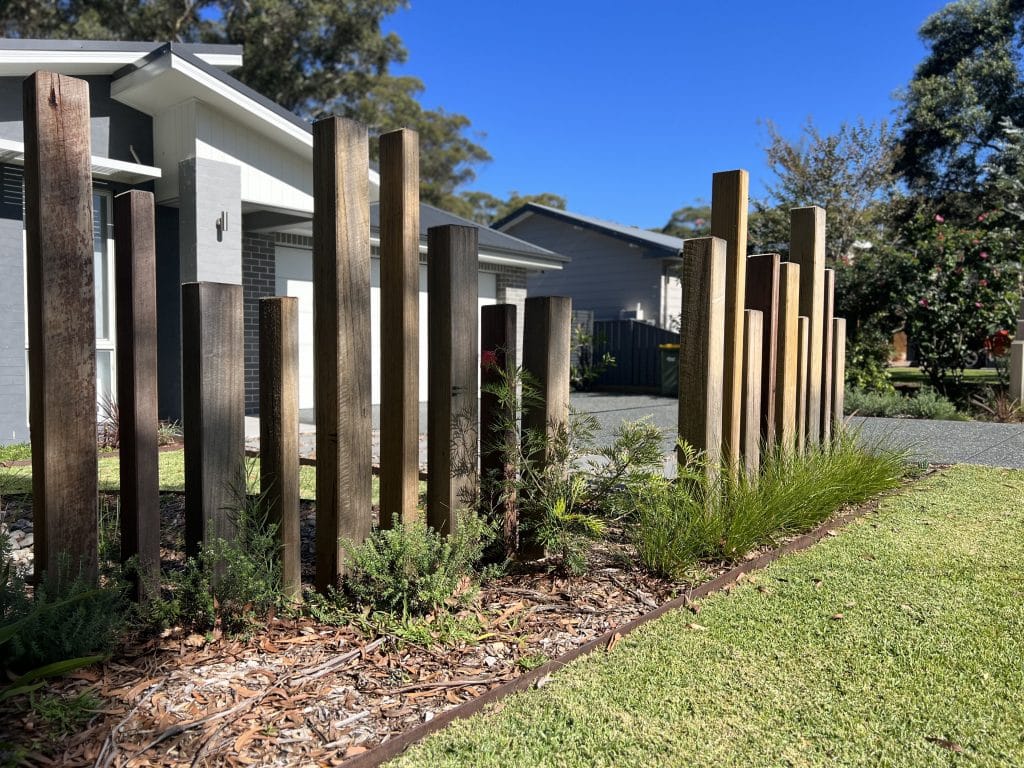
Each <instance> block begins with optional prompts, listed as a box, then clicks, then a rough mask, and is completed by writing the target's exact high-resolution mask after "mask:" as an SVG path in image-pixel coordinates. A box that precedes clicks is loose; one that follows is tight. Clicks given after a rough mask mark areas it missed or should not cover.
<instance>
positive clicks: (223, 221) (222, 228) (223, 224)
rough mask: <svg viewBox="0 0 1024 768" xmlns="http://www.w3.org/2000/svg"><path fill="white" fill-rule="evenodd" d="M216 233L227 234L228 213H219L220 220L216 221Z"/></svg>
mask: <svg viewBox="0 0 1024 768" xmlns="http://www.w3.org/2000/svg"><path fill="white" fill-rule="evenodd" d="M217 231H218V232H227V231H228V212H227V211H221V212H220V218H219V219H217Z"/></svg>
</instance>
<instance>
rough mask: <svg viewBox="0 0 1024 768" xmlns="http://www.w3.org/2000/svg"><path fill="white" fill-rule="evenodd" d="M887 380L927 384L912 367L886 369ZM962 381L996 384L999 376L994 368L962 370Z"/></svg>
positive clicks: (924, 376) (925, 376) (921, 375)
mask: <svg viewBox="0 0 1024 768" xmlns="http://www.w3.org/2000/svg"><path fill="white" fill-rule="evenodd" d="M886 371H887V373H888V374H889V379H890V381H892V382H893V383H905V384H927V383H928V376H927V375H926V374H925V372H924V371H922V370H921V369H920V368H916V367H912V366H907V367H904V366H892V367H890V368H887V369H886ZM964 379H965V380H967V381H970V382H971V383H975V384H997V383H999V374H997V373H996V369H995V368H967V369H965V370H964Z"/></svg>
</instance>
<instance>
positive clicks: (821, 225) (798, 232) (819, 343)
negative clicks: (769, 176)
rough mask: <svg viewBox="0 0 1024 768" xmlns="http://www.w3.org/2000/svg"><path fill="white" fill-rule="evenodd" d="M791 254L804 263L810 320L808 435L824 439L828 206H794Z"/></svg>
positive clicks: (805, 311) (804, 309)
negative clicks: (823, 399) (823, 406)
mask: <svg viewBox="0 0 1024 768" xmlns="http://www.w3.org/2000/svg"><path fill="white" fill-rule="evenodd" d="M789 258H790V259H792V260H793V262H794V263H796V264H799V265H800V314H801V315H803V316H804V317H806V318H807V319H808V321H809V323H810V326H809V329H808V334H809V335H808V344H809V346H808V356H807V406H806V407H807V411H806V416H807V420H806V423H805V429H806V436H807V439H808V440H809V441H810V442H811V444H813V445H817V444H818V442H820V440H821V405H822V397H821V381H822V372H821V369H822V351H823V349H824V320H823V317H822V315H823V311H824V306H823V305H824V303H825V301H824V300H825V287H824V281H825V209H824V208H819V207H818V206H811V207H809V208H794V209H793V210H792V211H791V212H790V251H789Z"/></svg>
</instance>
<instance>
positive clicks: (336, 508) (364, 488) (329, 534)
mask: <svg viewBox="0 0 1024 768" xmlns="http://www.w3.org/2000/svg"><path fill="white" fill-rule="evenodd" d="M369 162H370V160H369V144H368V141H367V135H366V128H365V126H362V125H360V124H359V123H356V122H354V121H352V120H345V119H342V118H338V117H328V118H324V119H323V120H318V121H317V122H316V123H314V124H313V349H314V354H313V372H314V378H315V379H316V383H315V394H316V397H315V400H316V457H317V462H316V586H317V589H318V590H320V591H321V592H326V591H327V589H328V587H333V586H338V584H339V583H340V580H341V577H342V574H343V570H344V554H343V553H344V550H343V547H342V544H341V541H342V540H343V539H347V540H349V541H352V542H354V543H356V544H359V543H362V541H363V540H364V539H365V538H366V537H367V536H368V535H369V533H370V528H371V524H372V514H373V512H372V507H371V501H370V494H371V483H372V478H371V474H370V473H371V441H372V434H371V429H372V425H371V420H370V413H371V410H370V397H371V395H370V375H371V371H370V202H369V199H370V198H369V181H368V179H369Z"/></svg>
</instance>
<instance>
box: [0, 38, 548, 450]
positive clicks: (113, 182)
mask: <svg viewBox="0 0 1024 768" xmlns="http://www.w3.org/2000/svg"><path fill="white" fill-rule="evenodd" d="M241 64H242V50H241V48H240V47H238V46H220V45H218V46H212V45H180V44H176V43H164V44H161V43H123V42H107V41H102V42H99V41H53V40H45V41H44V40H0V442H15V441H17V442H20V441H24V440H27V439H28V424H27V422H28V419H27V391H28V387H27V377H28V373H27V354H26V345H27V338H26V330H25V328H26V325H25V267H24V260H25V255H24V225H23V213H22V212H23V207H22V206H23V186H22V168H21V166H22V165H23V163H24V143H23V142H24V137H23V124H22V114H21V111H22V81H23V80H24V78H25V77H27V76H28V75H30V74H31V73H33V72H35V71H39V70H45V71H52V72H60V73H62V74H67V75H72V76H75V77H81V78H84V79H86V80H87V81H88V83H89V88H90V105H91V140H92V149H91V153H92V170H93V180H94V190H95V193H94V196H93V204H94V210H95V237H94V243H95V267H96V310H97V320H96V333H97V339H96V354H97V370H98V389H99V393H100V396H101V397H103V396H104V395H107V396H109V395H112V394H113V392H115V391H116V386H115V382H116V378H117V370H116V363H115V355H114V342H115V336H114V309H113V308H114V297H113V290H114V287H113V258H114V254H113V232H112V223H111V222H112V216H111V206H112V200H113V196H114V195H115V194H118V193H119V192H122V191H124V190H127V189H131V188H140V189H147V190H151V191H152V192H153V193H154V195H155V200H156V219H157V220H156V227H157V292H158V296H157V302H158V312H159V317H158V335H159V388H160V413H161V416H162V417H164V418H179V417H180V412H181V387H180V375H181V318H180V284H181V283H183V282H190V281H197V280H208V281H216V282H227V283H236V284H241V285H242V286H243V294H244V301H245V333H246V339H245V350H246V360H245V368H246V371H245V376H246V407H247V409H248V410H249V411H250V412H253V411H255V409H256V407H257V389H258V365H259V361H258V355H257V350H258V311H257V308H258V301H259V299H260V298H261V297H264V296H272V295H281V294H288V295H293V296H298V297H299V305H300V316H301V320H300V330H299V334H300V347H301V359H300V381H301V385H300V390H301V392H300V397H301V402H300V407H303V408H309V407H312V406H313V402H312V393H313V387H312V376H313V373H312V368H313V366H312V303H311V297H312V259H311V248H312V212H313V196H312V186H313V173H312V151H313V150H312V148H313V136H312V132H311V126H310V125H309V124H308V123H307V122H305V121H303V120H301V119H300V118H298V117H296V116H295V115H293V114H292V113H291V112H289V111H288V110H286V109H284V108H282V107H281V106H279V105H277V104H275V103H274V102H272V101H270V100H269V99H267V98H266V97H264V96H262V95H261V94H259V93H256V92H255V91H253V90H252V89H250V88H248V87H247V86H245V85H243V84H242V83H241V82H239V81H238V80H237V79H235V78H233V77H232V76H231V75H230V74H229V73H230V72H231V71H232V70H234V69H237V68H238V67H239V66H240V65H241ZM368 185H369V189H370V199H371V201H376V200H377V198H378V192H379V178H378V175H377V173H376V172H375V171H372V170H371V171H370V175H369V179H368ZM374 208H376V206H374ZM421 221H422V224H423V233H422V234H423V238H422V241H421V243H422V244H421V260H423V259H424V258H425V253H424V252H425V249H426V245H425V244H426V236H425V233H426V227H428V226H433V225H435V224H441V223H462V224H469V223H471V222H466V221H464V220H462V219H458V218H457V217H454V216H451V215H450V214H447V213H444V212H443V211H439V210H437V209H434V208H430V207H429V206H424V207H423V209H422V212H421ZM374 222H376V219H374ZM378 242H379V239H378V237H377V232H376V227H375V228H374V232H373V236H372V238H371V244H372V249H373V256H374V257H375V258H374V261H373V279H374V283H373V287H372V293H371V300H372V303H373V311H374V318H375V321H374V324H373V329H374V340H373V350H374V355H373V361H374V363H373V364H374V370H373V374H374V375H373V380H374V402H377V401H378V400H379V395H378V394H377V393H378V391H379V385H378V382H379V370H378V368H379V338H378V336H379V323H378V322H377V321H376V318H377V317H378V316H379V287H378V286H379V268H378V267H379V264H378V259H377V243H378ZM566 262H567V259H566V258H565V257H564V256H559V255H557V254H555V253H553V252H551V251H549V250H547V249H545V248H544V247H542V246H538V245H535V244H530V243H526V242H522V241H519V240H517V239H516V238H514V237H512V236H509V235H507V234H503V233H499V232H494V231H490V230H486V229H482V230H481V233H480V258H479V286H480V302H481V304H488V303H496V302H509V303H517V304H520V305H522V302H523V301H524V300H525V296H526V280H527V276H528V275H529V274H531V273H533V272H536V271H540V270H544V271H550V270H554V271H557V270H559V269H561V268H562V266H563V264H564V263H566ZM421 269H424V268H421ZM424 274H425V269H424ZM421 291H425V278H424V277H423V276H422V275H421ZM425 310H426V297H425V293H421V313H422V317H424V318H425ZM424 325H425V321H424ZM423 336H424V338H423V342H422V344H424V345H425V343H426V340H425V334H423ZM421 366H422V369H423V371H422V373H423V375H422V380H423V384H422V386H421V393H423V396H424V397H425V392H426V384H425V378H426V377H425V372H426V354H425V349H421Z"/></svg>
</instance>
